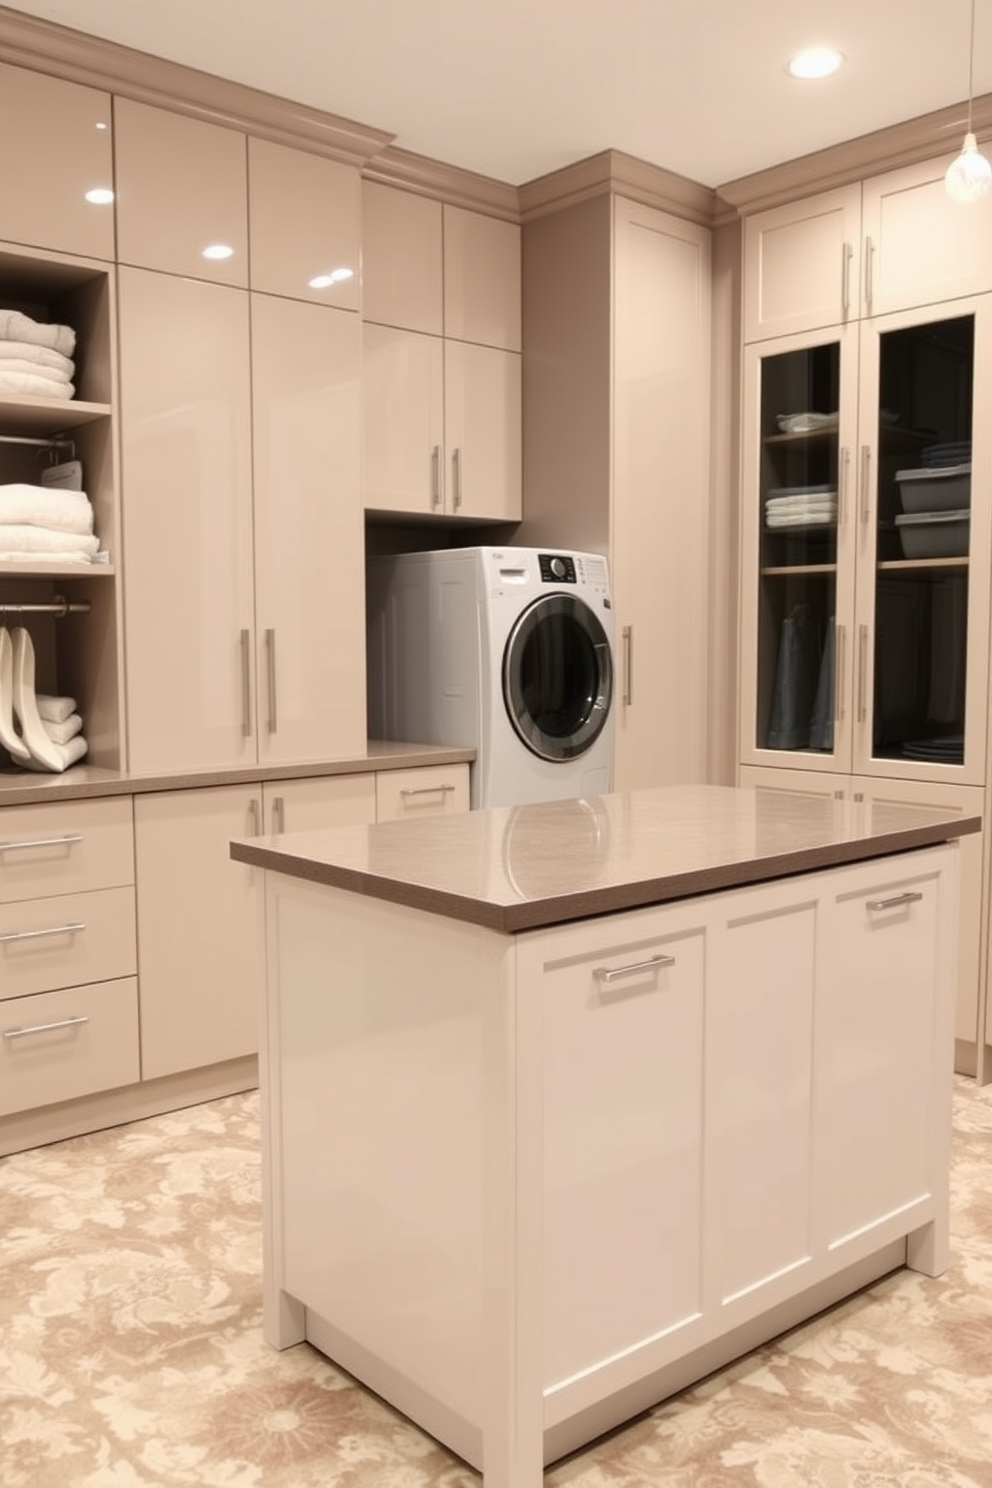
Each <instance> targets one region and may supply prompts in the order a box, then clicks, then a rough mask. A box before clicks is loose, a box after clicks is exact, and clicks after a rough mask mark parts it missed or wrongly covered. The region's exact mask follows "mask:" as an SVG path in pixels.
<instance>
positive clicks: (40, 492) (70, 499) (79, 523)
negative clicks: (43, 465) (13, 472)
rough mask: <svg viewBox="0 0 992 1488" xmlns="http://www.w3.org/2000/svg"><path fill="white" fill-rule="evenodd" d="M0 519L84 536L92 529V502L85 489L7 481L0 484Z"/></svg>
mask: <svg viewBox="0 0 992 1488" xmlns="http://www.w3.org/2000/svg"><path fill="white" fill-rule="evenodd" d="M0 523H3V524H16V525H18V526H26V527H49V528H51V529H53V530H54V531H57V532H76V533H79V534H82V535H84V536H88V535H89V534H90V533H92V531H93V504H92V502H91V501H90V499H89V497H88V496H87V495H86V492H85V491H69V490H67V489H66V488H65V487H64V486H29V485H26V484H23V483H20V482H10V483H9V484H7V485H0Z"/></svg>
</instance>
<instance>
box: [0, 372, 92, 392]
mask: <svg viewBox="0 0 992 1488" xmlns="http://www.w3.org/2000/svg"><path fill="white" fill-rule="evenodd" d="M0 393H26V394H27V395H28V397H29V398H74V397H75V395H76V388H75V384H74V383H71V382H57V381H56V380H55V378H54V377H45V376H43V375H42V372H41V369H40V368H39V369H38V371H37V372H35V373H31V372H3V371H0Z"/></svg>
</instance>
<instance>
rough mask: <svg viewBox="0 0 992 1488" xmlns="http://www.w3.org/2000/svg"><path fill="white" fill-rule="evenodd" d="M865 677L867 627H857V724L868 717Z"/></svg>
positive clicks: (866, 668)
mask: <svg viewBox="0 0 992 1488" xmlns="http://www.w3.org/2000/svg"><path fill="white" fill-rule="evenodd" d="M867 677H868V627H867V625H859V626H858V722H859V723H864V721H865V719H866V718H867V717H868V703H867Z"/></svg>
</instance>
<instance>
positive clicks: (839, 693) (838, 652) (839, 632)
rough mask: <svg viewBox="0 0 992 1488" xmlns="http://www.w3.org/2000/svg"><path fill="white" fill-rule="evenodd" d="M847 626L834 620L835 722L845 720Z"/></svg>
mask: <svg viewBox="0 0 992 1488" xmlns="http://www.w3.org/2000/svg"><path fill="white" fill-rule="evenodd" d="M846 653H847V626H846V625H838V624H837V622H836V621H834V723H843V721H844V664H845V661H846V659H847V657H846Z"/></svg>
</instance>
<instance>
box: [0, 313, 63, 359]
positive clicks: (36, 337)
mask: <svg viewBox="0 0 992 1488" xmlns="http://www.w3.org/2000/svg"><path fill="white" fill-rule="evenodd" d="M0 341H27V342H29V343H30V344H31V345H32V346H47V347H49V348H50V349H51V350H52V351H60V352H61V353H62V355H63V356H72V353H73V352H74V351H75V349H76V333H75V331H74V330H73V329H72V326H65V325H46V324H45V323H44V322H43V321H38V320H32V319H31V317H30V316H29V315H24V314H23V313H22V311H20V310H0Z"/></svg>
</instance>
